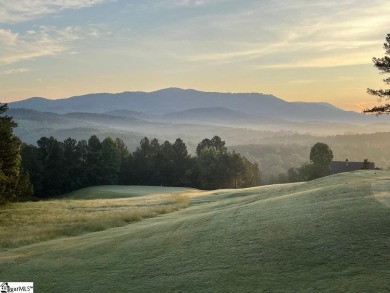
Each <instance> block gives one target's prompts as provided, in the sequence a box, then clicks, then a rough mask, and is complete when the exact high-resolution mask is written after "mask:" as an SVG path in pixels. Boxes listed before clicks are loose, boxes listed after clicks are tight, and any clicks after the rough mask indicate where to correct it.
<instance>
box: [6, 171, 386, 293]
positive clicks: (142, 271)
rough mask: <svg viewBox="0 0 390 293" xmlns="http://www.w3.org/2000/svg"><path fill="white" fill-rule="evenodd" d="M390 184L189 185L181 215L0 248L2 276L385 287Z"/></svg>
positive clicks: (373, 174)
mask: <svg viewBox="0 0 390 293" xmlns="http://www.w3.org/2000/svg"><path fill="white" fill-rule="evenodd" d="M389 182H390V174H389V173H386V172H381V171H360V172H354V173H345V174H338V175H334V176H329V177H325V178H322V179H319V180H315V181H311V182H306V183H296V184H287V185H273V186H265V187H257V188H251V189H243V190H216V191H210V192H201V191H199V192H196V191H191V192H190V193H189V196H190V197H191V203H190V206H189V207H188V208H186V209H183V210H180V211H178V212H174V213H170V214H166V215H162V216H159V217H157V218H152V219H147V220H143V221H141V222H137V223H133V224H130V225H127V226H124V227H120V228H113V229H108V230H105V231H101V232H96V233H89V234H86V235H81V236H77V237H71V238H62V239H56V240H52V241H47V242H42V243H38V244H34V245H30V246H25V247H21V248H16V249H9V250H8V251H4V252H0V262H1V263H2V270H1V272H0V278H1V279H2V280H28V281H33V282H34V286H35V288H36V289H37V290H39V292H75V291H89V292H93V291H97V292H102V290H103V288H105V289H104V290H106V289H107V287H109V288H110V290H112V289H113V288H115V290H116V291H119V292H354V293H356V292H388V291H389V290H390V280H389V278H388V276H389V273H390V241H389V240H390V229H389V227H390V195H389V192H388V190H389V189H390V183H389ZM32 204H33V203H32ZM102 221H104V219H102Z"/></svg>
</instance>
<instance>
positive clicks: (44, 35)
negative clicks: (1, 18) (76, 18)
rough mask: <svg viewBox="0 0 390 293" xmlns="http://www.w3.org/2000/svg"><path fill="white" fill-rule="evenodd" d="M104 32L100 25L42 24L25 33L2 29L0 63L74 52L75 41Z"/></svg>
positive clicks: (0, 33) (0, 31)
mask: <svg viewBox="0 0 390 293" xmlns="http://www.w3.org/2000/svg"><path fill="white" fill-rule="evenodd" d="M103 33H105V32H104V30H103V29H102V28H101V27H100V26H99V25H89V26H87V27H85V28H81V27H72V26H68V27H65V28H61V29H58V28H57V27H55V26H40V27H39V29H37V30H34V31H27V32H26V33H24V34H15V33H13V32H12V31H5V30H0V40H1V41H2V42H3V44H4V45H3V46H2V50H1V51H0V65H1V64H3V65H4V64H13V63H17V62H20V61H24V60H31V59H36V58H39V57H45V56H54V55H58V54H60V53H63V52H67V51H69V52H73V51H72V50H71V49H72V44H73V43H74V42H75V41H78V40H81V39H85V38H96V37H99V36H100V35H101V34H103Z"/></svg>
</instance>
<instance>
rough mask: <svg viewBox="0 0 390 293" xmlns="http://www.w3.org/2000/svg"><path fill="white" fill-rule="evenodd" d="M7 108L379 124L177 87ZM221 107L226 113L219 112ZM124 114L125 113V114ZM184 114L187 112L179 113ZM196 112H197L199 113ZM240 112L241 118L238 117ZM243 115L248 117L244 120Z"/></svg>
mask: <svg viewBox="0 0 390 293" xmlns="http://www.w3.org/2000/svg"><path fill="white" fill-rule="evenodd" d="M9 106H10V108H14V109H15V108H27V109H32V110H36V111H42V112H53V113H58V114H66V113H75V112H84V113H87V112H88V113H108V114H110V115H117V116H128V117H130V116H131V117H134V118H141V117H148V116H150V115H152V116H160V117H165V118H166V117H174V116H175V115H176V118H177V117H178V115H179V116H181V118H180V119H181V120H185V117H184V116H186V114H187V115H190V116H191V115H192V114H191V111H192V113H194V109H204V111H205V112H208V113H209V115H211V116H213V115H215V114H219V115H221V116H224V118H223V119H229V117H228V116H229V115H226V113H227V112H228V111H236V112H235V115H233V116H234V117H236V118H237V117H238V116H240V115H241V116H242V117H241V118H242V119H243V120H245V119H249V120H252V121H253V120H256V119H253V118H257V119H260V120H259V122H260V121H261V119H267V118H269V119H276V120H285V121H286V120H287V121H327V122H344V123H345V122H347V123H374V122H379V120H378V119H375V117H368V116H365V115H363V114H360V113H356V112H352V111H344V110H342V109H339V108H337V107H335V106H333V105H330V104H328V103H322V102H321V103H309V102H287V101H284V100H282V99H280V98H277V97H275V96H273V95H268V94H261V93H220V92H202V91H197V90H192V89H187V90H184V89H179V88H167V89H162V90H158V91H154V92H150V93H146V92H123V93H118V94H110V93H97V94H88V95H82V96H73V97H70V98H66V99H58V100H49V99H45V98H38V97H34V98H30V99H26V100H23V101H18V102H13V103H9ZM222 108H224V109H225V110H224V111H221V109H222ZM206 109H209V110H206ZM210 109H214V110H210ZM216 109H220V111H219V112H218V113H217V112H216ZM189 110H191V111H189ZM125 111H128V112H127V114H126V112H125ZM183 111H188V112H187V113H185V112H184V113H181V114H178V113H179V112H183ZM197 111H198V112H199V110H197ZM195 112H196V111H195ZM222 112H224V113H222ZM239 112H241V114H240V115H238V113H239ZM173 113H176V114H175V115H174V114H173ZM198 114H199V113H198ZM245 115H247V117H246V118H245V117H244V116H245ZM233 116H232V117H233ZM183 117H184V118H183ZM192 117H193V116H192ZM241 118H240V119H241ZM373 118H374V119H373ZM264 121H265V120H264ZM381 121H383V120H381Z"/></svg>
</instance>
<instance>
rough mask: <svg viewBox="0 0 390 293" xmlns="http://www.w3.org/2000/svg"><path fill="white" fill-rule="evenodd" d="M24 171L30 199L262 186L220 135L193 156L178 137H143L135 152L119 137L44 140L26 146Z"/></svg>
mask: <svg viewBox="0 0 390 293" xmlns="http://www.w3.org/2000/svg"><path fill="white" fill-rule="evenodd" d="M21 157H22V167H23V169H24V170H26V171H27V172H28V173H29V175H30V180H31V183H32V184H33V186H34V195H35V196H37V197H41V198H49V197H53V196H56V195H60V194H64V193H68V192H71V191H73V190H77V189H79V188H83V187H87V186H95V185H110V184H125V185H155V186H156V185H158V186H159V185H162V186H183V187H195V188H200V189H218V188H240V187H250V186H256V185H259V184H260V171H259V168H258V165H257V164H256V163H254V164H253V163H251V162H250V161H249V160H248V159H246V158H245V157H244V156H242V155H240V154H239V153H236V152H234V151H233V152H228V150H227V148H226V146H225V141H223V140H221V138H220V137H219V136H214V137H213V138H212V139H208V138H206V139H203V140H202V141H201V142H200V143H199V144H198V146H197V148H196V155H195V156H191V155H190V154H189V153H188V151H187V146H186V145H185V143H184V142H183V140H181V139H180V138H178V139H176V141H175V142H174V143H171V142H169V141H165V142H164V143H162V144H160V142H159V141H158V140H157V139H151V140H150V139H148V138H147V137H145V138H143V139H142V140H141V141H140V144H139V147H138V148H137V149H136V150H135V151H134V152H129V151H128V149H127V147H126V145H125V144H124V142H123V141H122V140H121V139H119V138H117V139H115V140H114V139H112V138H110V137H107V138H105V139H104V140H103V141H100V139H99V138H98V137H97V136H96V135H92V136H91V137H90V138H89V139H88V140H79V141H77V140H76V139H72V138H68V139H66V140H64V141H58V140H57V139H55V138H53V137H49V138H47V137H42V138H41V139H40V140H38V142H37V146H35V145H27V144H24V145H23V147H22V151H21Z"/></svg>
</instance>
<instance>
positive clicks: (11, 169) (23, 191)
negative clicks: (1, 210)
mask: <svg viewBox="0 0 390 293" xmlns="http://www.w3.org/2000/svg"><path fill="white" fill-rule="evenodd" d="M7 110H8V105H7V104H2V105H0V115H1V116H0V205H2V204H5V203H7V202H10V201H12V200H15V199H16V198H17V197H18V196H21V195H31V194H32V186H31V183H30V181H29V179H28V174H26V173H25V172H23V171H22V170H21V157H20V152H21V146H22V143H21V141H20V140H19V138H17V137H16V136H15V135H14V133H13V129H14V128H15V127H17V124H16V123H15V122H14V121H13V119H12V117H9V116H7V115H4V113H5V112H6V111H7Z"/></svg>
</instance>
